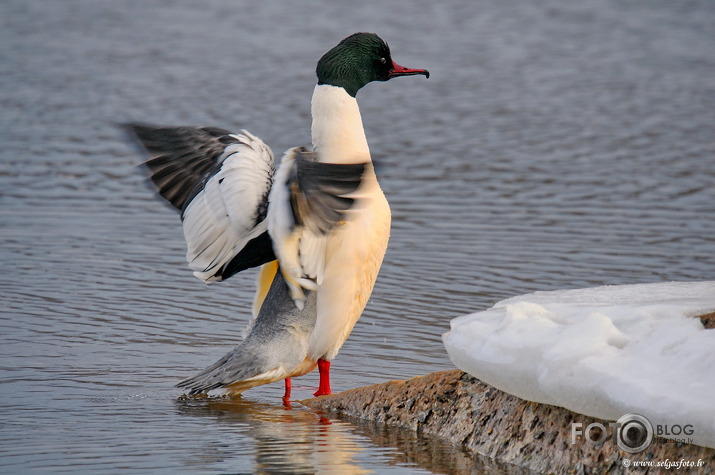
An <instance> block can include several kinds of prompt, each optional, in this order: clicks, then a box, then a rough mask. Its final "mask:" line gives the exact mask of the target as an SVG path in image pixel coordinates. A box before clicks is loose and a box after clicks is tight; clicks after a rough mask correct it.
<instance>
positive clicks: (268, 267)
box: [251, 259, 278, 318]
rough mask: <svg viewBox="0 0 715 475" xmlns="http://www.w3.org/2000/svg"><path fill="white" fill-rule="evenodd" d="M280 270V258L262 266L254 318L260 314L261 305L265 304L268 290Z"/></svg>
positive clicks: (254, 302) (254, 306)
mask: <svg viewBox="0 0 715 475" xmlns="http://www.w3.org/2000/svg"><path fill="white" fill-rule="evenodd" d="M276 272H278V260H277V259H276V260H275V261H271V262H268V263H266V264H263V265H262V266H261V273H260V274H259V275H258V281H257V282H256V295H255V296H254V297H253V307H252V309H251V310H252V311H253V318H256V317H257V316H258V312H260V310H261V307H262V306H263V301H264V300H266V295H268V290H269V289H270V288H271V284H272V283H273V279H274V278H275V276H276Z"/></svg>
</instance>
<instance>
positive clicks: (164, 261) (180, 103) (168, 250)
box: [0, 0, 715, 473]
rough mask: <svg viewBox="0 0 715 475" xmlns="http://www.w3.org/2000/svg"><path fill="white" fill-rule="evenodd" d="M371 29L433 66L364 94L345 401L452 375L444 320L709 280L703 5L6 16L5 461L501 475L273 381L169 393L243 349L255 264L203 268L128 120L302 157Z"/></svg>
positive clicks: (18, 9)
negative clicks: (246, 141) (228, 274)
mask: <svg viewBox="0 0 715 475" xmlns="http://www.w3.org/2000/svg"><path fill="white" fill-rule="evenodd" d="M361 30H362V31H375V32H377V33H379V34H380V35H381V36H382V37H383V38H384V39H386V40H387V41H388V42H389V43H390V45H391V47H392V50H393V57H394V59H395V60H396V61H397V62H398V63H400V64H403V65H405V66H409V67H415V68H427V69H429V70H430V72H431V73H432V76H431V77H430V79H429V80H425V79H424V78H422V77H411V78H400V79H396V80H394V81H390V82H389V83H387V84H371V85H369V86H367V87H366V88H365V89H363V90H361V91H360V93H359V94H358V100H359V102H360V105H361V110H362V114H363V119H364V122H365V128H366V132H367V136H368V140H369V142H370V146H371V149H372V153H373V158H374V160H375V161H376V163H377V167H378V169H377V170H378V175H379V177H380V180H381V183H382V187H383V189H384V190H385V193H386V195H387V197H388V199H389V200H390V203H391V206H392V212H393V228H392V236H391V242H390V248H389V250H388V253H387V256H386V258H385V262H384V265H383V267H382V270H381V273H380V277H379V279H378V283H377V285H376V287H375V291H374V293H373V295H372V298H371V300H370V303H369V304H368V307H367V309H366V311H365V313H364V315H363V317H362V319H361V320H360V322H359V323H358V324H357V326H356V327H355V330H354V331H353V333H352V336H351V337H350V339H349V340H348V342H347V343H346V344H345V346H344V347H343V349H342V351H341V353H340V355H339V357H338V358H337V359H336V360H335V361H334V362H333V387H334V389H335V390H337V391H340V390H345V389H349V388H354V387H358V386H362V385H366V384H372V383H377V382H381V381H385V380H390V379H403V378H409V377H412V376H416V375H421V374H425V373H428V372H430V371H436V370H442V369H448V368H451V367H452V365H451V363H450V361H449V359H448V358H447V356H446V353H445V351H444V348H443V346H442V343H441V340H440V335H441V334H442V333H444V332H445V331H447V330H448V329H449V321H450V319H452V318H454V317H456V316H459V315H462V314H465V313H471V312H474V311H478V310H482V309H485V308H488V307H490V306H491V305H493V304H494V303H495V302H497V301H498V300H501V299H504V298H506V297H510V296H514V295H518V294H522V293H526V292H531V291H536V290H553V289H562V288H576V287H586V286H597V285H606V284H626V283H638V282H662V281H670V280H684V281H692V280H713V279H715V219H714V216H715V188H714V187H713V183H715V55H713V52H715V34H713V31H715V4H713V3H712V2H698V1H679V2H671V1H665V0H663V1H658V0H654V1H648V2H636V1H615V0H614V1H607V0H585V1H580V2H567V1H556V0H546V1H543V2H520V1H516V0H514V1H512V0H506V1H500V2H487V3H483V2H470V1H466V0H458V1H453V2H439V3H437V2H428V1H422V0H417V1H410V2H407V1H394V2H389V3H385V2H378V1H372V0H367V1H364V2H360V3H359V5H358V4H354V5H353V4H346V3H345V2H327V1H320V0H310V1H306V2H290V3H282V2H274V1H265V2H251V3H249V2H226V1H218V0H214V1H204V2H190V1H188V0H185V1H176V2H168V1H161V0H148V1H144V0H143V1H126V2H90V1H83V0H65V1H62V2H58V1H54V0H45V1H41V0H5V1H3V2H2V3H0V144H1V146H0V268H2V272H1V273H0V293H1V297H0V299H1V300H0V305H1V309H0V421H1V422H0V471H2V472H7V473H17V472H24V471H35V472H71V473H77V472H109V473H120V472H121V473H127V472H133V473H146V472H167V473H169V472H170V473H174V472H181V471H183V472H189V473H210V472H247V473H251V472H277V473H283V472H287V471H300V472H305V473H312V472H324V473H336V472H338V473H340V472H344V473H352V472H355V473H362V472H370V471H372V472H376V473H393V472H394V473H410V472H420V471H421V472H450V473H451V472H459V471H463V470H469V469H470V468H474V467H476V469H478V470H486V471H489V472H492V471H493V470H495V469H496V468H495V467H493V466H490V465H489V464H488V462H480V461H477V462H473V461H471V460H470V459H468V458H466V457H464V455H463V454H461V452H459V451H458V450H456V449H454V448H452V447H451V446H449V445H447V444H443V445H439V444H437V445H430V443H429V442H428V441H425V440H423V439H420V438H419V437H417V436H415V435H411V434H404V433H401V432H399V431H398V432H391V431H387V432H384V431H382V430H381V429H379V428H373V427H368V426H365V425H361V424H358V423H349V422H343V421H337V420H330V419H327V418H325V417H321V416H319V415H317V414H314V413H312V412H310V411H306V410H303V409H301V408H300V407H298V406H296V405H294V407H293V408H292V409H287V408H284V407H282V406H281V404H280V396H281V394H282V385H281V384H280V383H277V384H274V385H269V386H264V387H260V388H256V389H252V390H250V391H248V392H247V393H245V395H244V398H243V399H242V400H239V401H234V402H229V401H222V400H211V401H189V402H186V401H180V400H177V397H178V396H180V391H178V390H176V389H174V388H173V385H174V384H175V383H176V382H178V381H179V380H181V379H183V378H184V377H186V376H189V375H191V374H192V373H194V372H195V371H197V370H200V369H202V368H203V367H205V366H206V365H208V364H210V363H213V362H214V361H215V360H216V359H217V358H218V357H220V356H222V355H223V354H224V353H225V352H227V351H228V350H229V349H230V348H231V347H232V346H233V345H235V344H236V343H237V342H238V341H239V340H240V338H241V332H242V330H243V328H244V327H245V325H246V323H247V319H248V315H249V313H250V304H251V300H252V294H253V289H254V284H253V282H254V279H255V273H252V272H247V273H245V275H238V276H236V277H234V278H232V279H230V280H228V281H226V282H225V283H222V284H219V285H211V286H207V285H205V284H203V283H201V282H199V281H198V280H197V279H195V278H194V277H193V276H192V275H191V272H190V271H189V270H188V268H187V266H186V263H185V261H184V253H185V244H184V241H183V235H182V231H181V226H180V223H179V219H178V216H177V215H176V214H175V213H174V212H172V211H171V210H170V209H168V208H167V207H165V206H163V205H162V204H161V203H160V202H159V201H158V200H156V199H155V198H154V197H153V195H152V192H151V191H150V190H149V189H148V187H146V186H145V183H144V182H143V177H142V174H141V172H140V170H138V169H137V168H136V167H137V164H138V163H139V162H140V157H139V156H138V155H137V154H136V153H135V150H134V149H133V148H132V147H131V146H130V144H129V143H128V142H127V141H126V140H125V138H124V137H123V135H122V133H121V132H120V131H119V129H118V128H117V127H116V123H121V122H125V121H144V122H149V123H157V124H166V125H181V124H187V125H214V126H219V127H224V128H228V129H232V130H238V129H240V128H247V129H249V130H250V131H252V132H253V133H255V134H256V135H258V136H260V137H262V138H263V139H264V140H265V141H266V142H267V143H269V144H270V145H271V146H272V147H273V150H274V152H275V153H276V154H277V155H280V154H281V153H282V151H283V150H285V149H286V148H288V147H292V146H297V145H305V144H308V143H309V140H310V124H309V121H310V117H309V113H310V95H311V93H312V89H313V84H314V81H315V77H314V67H315V61H316V60H317V59H318V58H319V57H320V55H322V54H323V53H324V52H325V51H326V50H327V49H328V48H330V47H332V46H333V45H334V44H335V43H337V42H338V41H339V40H340V39H342V38H343V37H345V36H347V35H348V34H350V33H352V32H354V31H361ZM317 380H318V377H317V374H311V375H307V376H305V377H303V378H300V379H298V380H296V381H294V384H295V386H296V387H295V388H294V397H295V398H296V399H302V398H306V397H309V396H310V394H312V392H313V391H314V390H315V387H316V386H317ZM483 463H486V464H487V465H480V464H483ZM472 464H476V465H472ZM485 467H487V468H485ZM502 470H506V469H504V468H502Z"/></svg>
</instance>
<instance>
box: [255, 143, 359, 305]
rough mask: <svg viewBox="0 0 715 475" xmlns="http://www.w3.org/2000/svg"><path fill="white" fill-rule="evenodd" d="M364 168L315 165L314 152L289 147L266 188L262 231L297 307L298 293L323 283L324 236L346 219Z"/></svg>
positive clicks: (302, 297) (317, 162)
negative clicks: (265, 230)
mask: <svg viewBox="0 0 715 475" xmlns="http://www.w3.org/2000/svg"><path fill="white" fill-rule="evenodd" d="M367 165H368V164H367V163H355V164H338V163H323V162H319V161H318V160H317V153H316V152H312V151H309V150H307V149H305V148H302V147H301V148H293V149H290V150H288V151H287V152H286V153H285V155H284V156H283V160H282V162H281V166H280V168H279V169H278V172H277V174H276V181H275V185H274V186H273V188H272V189H271V193H270V197H269V208H268V219H267V221H268V232H269V234H270V236H271V239H272V242H273V250H274V252H275V254H276V256H277V257H278V260H279V262H280V268H281V272H282V273H283V277H284V278H285V281H286V283H287V284H288V287H289V288H290V290H291V296H292V298H293V300H294V301H295V303H296V305H297V306H298V307H299V308H302V306H303V302H304V301H305V296H304V294H303V289H308V290H315V289H316V288H317V286H318V285H320V283H321V281H322V279H323V270H324V266H325V258H326V256H325V252H326V244H327V240H328V238H329V236H330V233H331V232H332V231H333V230H334V229H335V228H336V227H338V226H340V225H341V224H342V222H344V220H346V219H347V216H346V213H347V211H348V210H349V209H350V208H351V207H352V206H353V205H354V202H355V198H354V197H351V196H350V194H351V193H353V192H354V191H355V190H357V188H358V187H359V186H360V184H361V182H362V177H363V174H364V173H365V170H366V168H367Z"/></svg>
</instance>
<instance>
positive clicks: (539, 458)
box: [300, 370, 715, 474]
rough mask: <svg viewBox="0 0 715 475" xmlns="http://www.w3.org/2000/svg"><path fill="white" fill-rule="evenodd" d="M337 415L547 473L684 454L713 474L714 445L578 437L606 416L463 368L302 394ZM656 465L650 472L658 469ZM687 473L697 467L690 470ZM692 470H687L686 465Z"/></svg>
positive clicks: (605, 469) (602, 469) (608, 468)
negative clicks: (626, 443)
mask: <svg viewBox="0 0 715 475" xmlns="http://www.w3.org/2000/svg"><path fill="white" fill-rule="evenodd" d="M300 402H301V403H302V404H304V405H305V406H308V407H310V408H312V409H314V410H317V411H323V412H326V413H328V414H331V415H333V416H336V417H338V418H347V419H361V420H369V421H375V422H377V423H382V424H385V425H389V426H399V427H403V428H407V429H411V430H414V431H417V432H420V433H422V434H424V435H430V436H435V437H439V438H441V439H443V440H447V441H449V442H451V443H453V444H455V445H457V446H459V447H461V448H463V449H466V450H468V451H470V452H471V453H473V454H480V455H484V456H487V457H491V458H492V459H494V460H496V461H500V462H507V463H511V464H514V465H518V466H521V467H525V468H528V469H530V470H534V471H537V472H543V473H589V474H590V473H609V474H614V473H644V472H645V471H646V468H645V467H644V468H640V467H638V468H635V467H634V466H633V465H632V464H631V468H630V469H627V468H626V467H625V466H624V464H627V463H628V462H624V460H628V461H630V462H633V461H636V462H640V461H646V462H647V461H651V462H653V463H654V464H655V463H658V462H665V461H666V460H668V461H670V462H671V463H672V462H677V461H680V460H685V461H692V462H696V463H697V462H698V460H700V461H701V463H702V464H703V465H702V466H701V467H700V468H699V469H697V473H704V474H712V473H713V467H715V449H710V448H706V447H699V446H695V445H690V444H678V443H675V442H673V441H668V440H666V439H660V438H656V439H654V441H653V443H652V444H651V446H650V447H649V448H648V449H646V450H645V451H644V452H641V453H639V454H628V453H626V452H623V451H621V450H619V449H618V447H617V445H616V443H615V441H614V440H613V439H612V434H609V435H608V439H607V440H606V441H605V442H604V443H603V444H601V445H598V446H596V445H592V444H591V443H589V442H587V441H585V440H584V439H580V440H578V441H577V442H576V444H573V445H572V444H571V423H572V422H580V423H582V424H583V427H586V426H588V425H589V424H591V423H592V422H600V423H603V424H604V425H606V426H607V425H608V423H607V422H605V421H601V420H598V419H594V418H592V417H587V416H583V415H581V414H576V413H574V412H571V411H569V410H567V409H563V408H560V407H555V406H549V405H545V404H536V403H531V402H527V401H524V400H522V399H519V398H517V397H515V396H512V395H510V394H507V393H504V392H502V391H499V390H498V389H496V388H494V387H492V386H489V385H487V384H485V383H483V382H481V381H479V380H478V379H476V378H473V377H472V376H470V375H468V374H466V373H464V372H462V371H460V370H451V371H441V372H437V373H432V374H429V375H427V376H420V377H417V378H413V379H409V380H406V381H390V382H387V383H382V384H376V385H373V386H366V387H362V388H357V389H352V390H349V391H344V392H342V393H339V394H333V395H330V396H321V397H317V398H312V399H307V400H303V401H300ZM660 470H661V469H657V468H655V467H651V468H650V469H649V470H648V473H659V472H660ZM687 472H688V473H695V471H692V470H688V471H687ZM683 473H685V472H683Z"/></svg>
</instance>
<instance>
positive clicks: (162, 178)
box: [127, 124, 276, 282]
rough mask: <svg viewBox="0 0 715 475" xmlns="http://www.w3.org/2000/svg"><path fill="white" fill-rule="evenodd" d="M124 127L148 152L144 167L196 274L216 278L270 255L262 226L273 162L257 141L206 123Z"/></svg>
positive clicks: (264, 229)
mask: <svg viewBox="0 0 715 475" xmlns="http://www.w3.org/2000/svg"><path fill="white" fill-rule="evenodd" d="M127 128H128V129H129V130H130V131H131V132H132V133H133V134H134V136H135V137H136V138H137V139H138V140H139V142H140V143H141V145H142V146H143V147H144V148H145V149H146V150H147V151H148V152H149V154H150V156H151V158H150V159H149V160H148V161H147V162H146V163H145V164H144V165H145V166H146V168H147V169H148V170H149V173H150V180H151V181H152V182H153V184H154V185H155V186H156V188H157V190H158V192H159V195H160V196H161V197H162V198H164V199H165V200H166V201H168V202H169V203H170V204H171V205H172V206H173V207H174V208H176V209H178V210H179V211H180V212H181V219H182V222H183V228H184V237H185V238H186V244H187V248H188V249H187V252H186V260H187V262H188V263H189V267H190V268H191V270H193V271H194V275H195V276H196V277H198V278H199V279H201V280H204V281H207V282H212V281H220V280H223V279H227V278H229V277H231V276H232V275H234V274H236V273H237V272H240V271H242V270H244V269H247V268H250V267H256V266H259V265H261V264H264V263H266V262H270V261H272V260H274V259H275V258H276V257H275V254H274V252H273V248H272V245H271V238H270V237H269V235H268V232H267V223H266V216H267V212H268V195H269V192H270V189H271V185H272V183H273V174H274V172H275V164H274V159H273V153H272V152H271V150H270V148H268V146H267V145H266V144H265V143H264V142H263V141H262V140H261V139H259V138H257V137H255V136H254V135H252V134H250V133H249V132H247V131H245V130H243V131H241V133H238V134H233V133H231V132H229V131H227V130H223V129H219V128H211V127H203V128H197V127H151V126H145V125H135V124H130V125H128V126H127Z"/></svg>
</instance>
